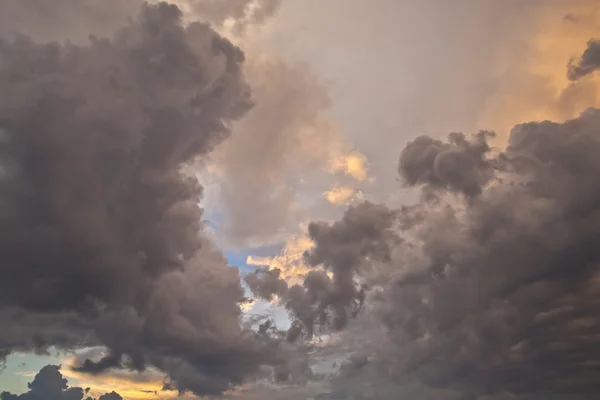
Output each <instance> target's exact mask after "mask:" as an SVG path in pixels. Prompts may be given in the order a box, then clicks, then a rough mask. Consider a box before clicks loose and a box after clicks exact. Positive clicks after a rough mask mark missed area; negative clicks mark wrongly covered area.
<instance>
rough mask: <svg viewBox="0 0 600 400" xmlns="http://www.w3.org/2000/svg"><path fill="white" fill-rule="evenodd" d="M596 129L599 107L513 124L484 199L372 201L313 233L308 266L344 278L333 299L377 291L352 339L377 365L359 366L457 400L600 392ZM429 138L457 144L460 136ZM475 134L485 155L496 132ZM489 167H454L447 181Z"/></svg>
mask: <svg viewBox="0 0 600 400" xmlns="http://www.w3.org/2000/svg"><path fill="white" fill-rule="evenodd" d="M599 129H600V110H598V109H589V110H587V111H586V112H584V113H582V114H581V115H580V116H579V117H578V118H576V119H573V120H569V121H566V122H564V123H554V122H550V121H544V122H529V123H524V124H520V125H517V126H515V127H514V128H513V130H512V132H511V135H510V139H509V143H508V147H507V148H506V149H505V150H504V151H501V152H499V153H498V154H496V155H494V156H493V159H494V163H492V164H490V165H488V166H486V171H487V172H486V177H489V174H493V176H494V180H493V183H490V184H489V185H485V186H480V185H477V186H476V187H478V188H479V189H478V190H477V192H478V196H477V198H476V199H469V198H463V199H462V200H461V199H456V198H454V199H453V200H451V201H450V200H449V201H446V200H444V199H443V198H442V199H440V198H437V199H430V198H427V197H425V198H424V199H423V200H422V202H421V203H419V204H416V205H414V206H408V207H404V208H402V209H398V210H388V209H387V208H386V207H385V206H382V205H374V204H370V203H365V204H363V205H362V206H360V207H351V208H349V210H348V212H347V213H346V214H345V215H344V217H343V218H342V219H341V220H340V221H337V222H335V223H333V224H316V225H312V226H311V229H309V232H310V236H311V238H312V239H313V240H314V242H315V248H314V249H313V250H312V251H311V252H310V253H309V254H308V260H309V262H310V264H311V265H319V264H322V265H323V266H325V267H326V268H327V269H330V270H332V271H334V279H333V284H334V285H338V282H340V283H342V282H343V283H344V284H343V285H340V286H339V287H338V288H337V290H336V292H335V293H340V290H341V289H342V288H349V289H350V290H352V288H353V287H356V285H357V284H358V283H362V284H365V285H367V286H368V287H370V288H371V289H372V290H371V291H370V292H368V293H367V297H366V301H365V304H364V307H365V313H364V314H360V315H359V317H358V318H359V320H360V319H365V320H368V321H369V323H368V324H365V325H363V330H362V331H359V332H356V331H355V333H356V334H358V335H361V337H362V340H363V344H362V345H361V346H360V347H356V348H355V349H356V350H359V349H360V350H362V352H363V356H365V357H368V359H369V362H368V364H365V366H364V367H362V368H360V370H361V371H362V369H363V368H365V371H371V372H369V373H375V371H378V372H377V374H379V376H380V377H381V378H382V379H384V381H388V382H390V385H392V384H393V385H401V386H402V385H404V386H405V385H407V384H408V383H409V382H410V380H411V379H415V380H416V381H418V382H420V383H421V384H424V385H425V386H426V387H430V388H434V389H437V390H439V389H443V390H450V392H449V393H448V394H447V395H448V396H453V394H452V393H455V394H456V395H458V396H465V395H466V396H471V397H472V398H477V396H482V395H484V394H502V393H513V394H515V395H528V396H534V395H536V396H545V395H547V394H556V395H559V394H564V395H567V396H569V395H570V396H576V395H593V394H594V393H597V390H598V384H597V381H596V379H595V376H596V369H597V365H598V363H599V362H600V355H599V354H598V352H597V350H596V349H597V348H598V345H599V343H598V337H600V323H599V321H598V318H597V315H596V313H595V311H594V310H595V309H596V306H597V303H598V301H597V298H598V294H599V293H600V269H599V266H600V252H599V251H598V248H597V246H596V245H595V238H596V237H597V236H598V234H599V233H600V224H599V223H598V218H597V217H598V215H597V214H598V209H599V207H600V197H599V196H598V193H600V188H599V187H598V182H600V180H599V179H598V178H599V177H600V163H598V162H597V157H595V154H596V153H597V152H599V151H600V140H599V138H598V135H597V132H598V130H599ZM421 140H422V141H427V143H430V144H435V146H434V147H433V148H434V149H437V150H439V149H444V148H449V149H452V148H453V147H452V146H454V145H453V144H452V143H453V141H454V139H453V137H452V136H451V137H450V142H435V141H432V139H429V138H424V139H421ZM479 140H481V142H480V144H481V146H482V148H485V144H486V140H487V136H486V135H484V136H480V137H479ZM413 146H414V142H413V143H409V144H408V145H407V149H411V147H413ZM448 146H450V147H448ZM421 149H423V148H421ZM437 150H436V151H434V152H433V153H434V155H435V154H438V153H437ZM409 151H412V150H409ZM422 154H430V152H425V153H422ZM402 157H406V149H405V151H404V152H403V155H402ZM491 157H492V156H491ZM417 159H419V160H429V161H427V162H425V163H424V164H423V165H427V166H431V165H432V164H431V162H430V161H431V158H427V157H420V158H419V157H417ZM477 159H479V158H477ZM428 168H429V167H428ZM479 168H480V165H479V163H478V162H477V163H471V162H469V163H450V164H448V172H449V173H450V174H451V175H450V176H458V177H462V176H467V177H470V176H473V171H472V170H471V169H475V171H477V170H479ZM454 174H455V175H454ZM425 176H427V175H425ZM486 181H490V182H491V180H490V179H489V178H486ZM409 182H412V184H415V185H416V184H419V182H421V181H420V180H419V179H414V180H411V181H409ZM426 182H428V184H435V185H436V189H437V190H441V191H446V192H453V191H455V190H456V188H461V186H456V185H454V186H453V185H450V184H443V185H439V184H438V183H439V181H438V180H437V178H436V180H427V181H426ZM459 182H462V180H459ZM475 182H479V181H478V180H475ZM415 216H418V218H415ZM336 274H337V277H336ZM307 279H308V278H307ZM328 284H332V283H328ZM321 285H323V284H321ZM321 287H326V286H321ZM349 298H351V297H348V298H346V299H349ZM315 322H316V323H318V322H319V320H315ZM377 332H387V333H386V334H385V335H384V336H381V335H380V334H377ZM370 337H372V338H373V339H372V340H368V338H370ZM365 342H366V344H365ZM348 345H349V346H350V342H349V343H348ZM352 348H353V347H352V346H350V347H347V350H350V349H352ZM365 352H366V353H365ZM353 370H355V369H353ZM364 373H365V374H366V373H367V372H364ZM357 374H358V376H362V375H361V374H363V373H362V372H360V371H359V372H357ZM367 376H370V375H364V376H363V378H362V379H366V380H367V381H368V379H369V378H367ZM352 380H353V382H355V383H356V384H357V385H359V384H361V382H362V383H365V384H366V382H367V381H365V380H359V379H358V377H357V376H354V378H352ZM342 382H344V383H348V382H349V381H348V380H342ZM363 389H365V388H364V387H363V388H360V387H358V386H357V387H356V390H357V391H362V390H363ZM381 389H383V386H382V387H381ZM357 393H358V392H357ZM390 393H391V392H390ZM383 398H387V397H383ZM390 398H391V397H390ZM449 398H452V397H449ZM463 398H464V397H463Z"/></svg>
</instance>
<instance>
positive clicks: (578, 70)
mask: <svg viewBox="0 0 600 400" xmlns="http://www.w3.org/2000/svg"><path fill="white" fill-rule="evenodd" d="M599 69H600V40H598V39H596V40H594V39H592V40H590V41H588V43H587V48H586V49H585V51H584V52H583V54H582V55H581V58H579V60H577V61H574V62H573V63H571V64H570V65H569V79H570V80H572V81H575V80H577V79H579V78H581V77H583V76H585V75H589V74H591V73H593V72H594V71H596V70H599Z"/></svg>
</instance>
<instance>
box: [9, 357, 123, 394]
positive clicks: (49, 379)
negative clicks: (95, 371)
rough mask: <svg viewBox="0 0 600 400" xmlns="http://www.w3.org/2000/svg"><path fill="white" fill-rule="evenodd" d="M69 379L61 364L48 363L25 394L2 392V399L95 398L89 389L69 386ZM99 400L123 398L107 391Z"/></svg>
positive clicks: (29, 384) (29, 385)
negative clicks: (89, 395) (62, 371)
mask: <svg viewBox="0 0 600 400" xmlns="http://www.w3.org/2000/svg"><path fill="white" fill-rule="evenodd" d="M67 383H68V381H67V379H66V378H63V376H62V374H61V373H60V366H59V365H46V366H45V367H43V368H42V369H41V370H40V372H38V373H37V375H36V376H35V378H34V379H33V381H32V382H31V383H28V384H27V385H28V388H29V391H28V392H26V393H23V394H19V395H17V394H11V393H8V392H2V393H0V399H1V400H83V398H84V397H85V398H86V400H93V399H92V398H91V397H88V396H87V392H88V390H89V389H85V390H84V389H82V388H80V387H69V386H68V385H67ZM98 400H123V398H122V397H121V396H120V395H119V394H118V393H115V392H111V393H106V394H103V395H102V396H100V397H99V399H98Z"/></svg>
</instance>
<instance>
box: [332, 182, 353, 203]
mask: <svg viewBox="0 0 600 400" xmlns="http://www.w3.org/2000/svg"><path fill="white" fill-rule="evenodd" d="M355 193H356V192H355V190H354V189H353V188H350V187H346V186H335V187H333V188H332V189H330V190H328V191H327V192H325V198H326V199H327V201H328V202H330V203H331V204H337V205H341V204H346V203H347V202H348V200H350V199H351V198H352V197H353V196H354V195H355Z"/></svg>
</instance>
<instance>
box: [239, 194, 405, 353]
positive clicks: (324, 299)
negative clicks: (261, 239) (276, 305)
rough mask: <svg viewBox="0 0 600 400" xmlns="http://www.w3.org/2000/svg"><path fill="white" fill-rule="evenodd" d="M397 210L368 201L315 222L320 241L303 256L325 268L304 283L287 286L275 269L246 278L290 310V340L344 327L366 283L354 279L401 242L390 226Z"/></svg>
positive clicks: (313, 272)
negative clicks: (333, 217)
mask: <svg viewBox="0 0 600 400" xmlns="http://www.w3.org/2000/svg"><path fill="white" fill-rule="evenodd" d="M393 214H394V212H393V211H390V210H388V209H387V208H386V207H385V206H382V205H376V204H371V203H368V202H366V203H362V204H359V205H357V206H351V207H350V208H349V209H348V210H347V211H346V212H345V214H344V218H343V219H342V220H341V221H337V222H335V223H334V224H331V225H329V224H327V223H325V222H316V223H315V222H313V223H311V224H310V225H309V227H308V234H309V237H310V238H311V239H312V240H314V241H315V243H316V245H315V247H314V248H312V249H311V250H310V251H308V252H307V253H306V254H305V255H304V257H305V259H306V262H307V263H308V264H309V265H310V266H312V267H317V266H322V267H323V269H314V270H311V271H309V272H308V273H307V274H306V276H305V278H304V281H303V283H302V285H298V284H295V285H293V286H291V287H289V286H288V285H287V283H286V282H285V281H284V280H282V279H281V278H279V272H278V271H277V270H274V271H257V272H256V273H254V274H251V275H248V276H246V278H245V279H246V282H247V283H248V286H249V287H250V289H251V290H252V291H253V293H254V294H255V295H256V296H258V297H261V298H264V299H267V300H271V299H272V296H273V295H274V294H276V295H278V296H279V297H280V300H281V303H282V304H284V305H285V307H286V308H287V309H288V310H289V312H290V313H291V315H292V317H293V318H294V323H292V325H291V327H290V328H289V330H288V332H287V338H288V340H290V341H295V340H296V339H298V338H299V337H300V336H301V334H302V333H304V336H305V337H307V338H312V337H313V335H314V334H315V329H316V328H325V329H323V332H326V331H327V330H329V329H333V330H334V331H337V330H340V329H342V328H344V327H345V326H346V324H347V323H348V320H349V319H350V318H351V317H353V316H356V314H357V313H358V311H359V310H360V308H361V307H362V305H363V303H364V300H365V289H366V287H365V286H364V285H361V284H360V283H357V282H356V281H355V280H354V278H355V276H356V273H357V270H358V269H359V268H360V267H364V265H363V264H364V263H365V262H366V261H369V262H376V261H388V260H389V257H390V248H389V246H390V244H392V243H394V242H396V241H397V240H398V237H397V236H396V235H395V234H394V233H393V232H392V230H391V228H392V224H393V217H392V216H393ZM328 273H330V274H331V275H328Z"/></svg>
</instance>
